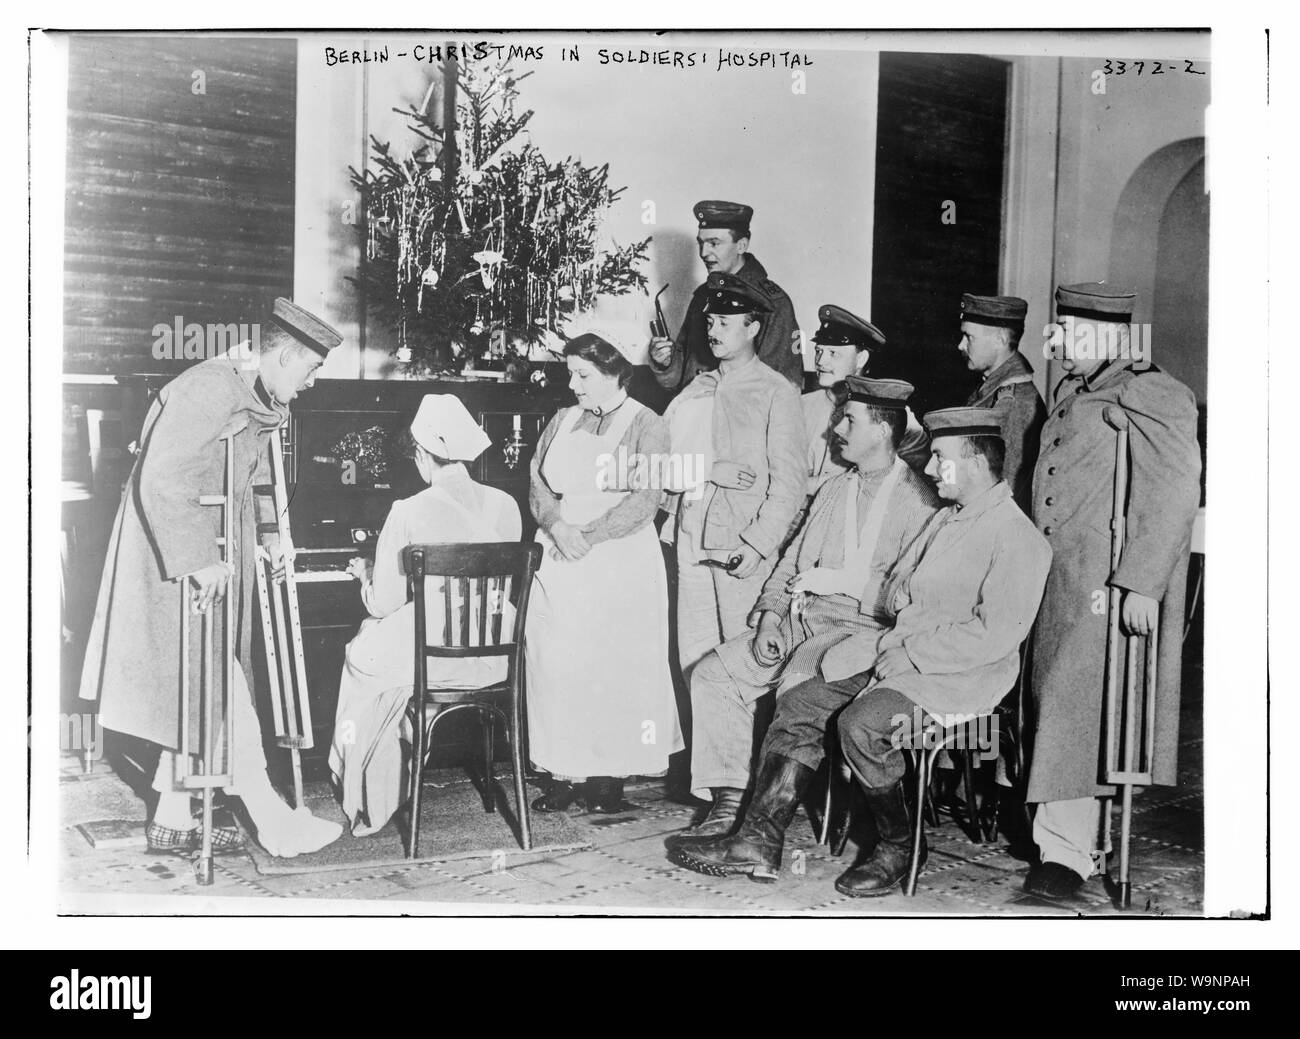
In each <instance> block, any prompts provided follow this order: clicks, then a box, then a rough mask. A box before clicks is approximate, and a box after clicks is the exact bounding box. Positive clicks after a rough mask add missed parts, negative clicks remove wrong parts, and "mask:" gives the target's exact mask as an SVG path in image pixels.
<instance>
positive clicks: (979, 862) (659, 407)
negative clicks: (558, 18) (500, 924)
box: [13, 12, 1269, 926]
mask: <svg viewBox="0 0 1300 1039" xmlns="http://www.w3.org/2000/svg"><path fill="white" fill-rule="evenodd" d="M352 14H353V17H357V16H362V17H364V12H353V13H352ZM538 17H542V16H541V15H539V16H538ZM1218 40H1219V34H1218V31H1217V30H1215V29H1211V28H1182V29H1172V28H1171V29H1151V30H1144V31H1136V30H1126V29H1106V30H1052V29H1014V30H1013V29H998V30H994V29H987V30H984V29H978V28H967V29H944V30H921V29H916V30H904V29H893V30H888V31H867V30H812V29H799V30H795V29H791V30H782V31H777V30H758V29H752V30H751V29H727V30H718V29H714V30H708V31H704V30H687V29H682V30H658V31H656V30H614V29H603V30H594V29H593V30H577V29H572V30H547V29H518V30H483V31H472V32H471V31H467V30H455V29H400V28H393V29H335V30H315V29H312V30H309V29H301V30H296V29H274V30H257V29H244V30H234V29H230V30H224V29H202V30H200V29H193V30H178V29H167V30H163V29H157V30H146V29H143V28H141V29H136V30H131V31H127V30H95V31H91V30H76V29H58V30H54V29H50V30H33V31H32V33H31V41H30V43H31V49H32V61H33V76H34V78H33V82H32V95H31V100H32V105H33V121H32V124H31V132H32V138H31V141H32V149H33V151H32V161H33V164H34V166H33V169H34V177H33V184H32V192H33V206H34V209H33V217H32V219H33V253H32V281H33V297H32V298H33V307H34V311H33V328H34V331H33V336H34V338H33V345H32V349H33V351H38V350H39V351H40V352H42V353H44V354H47V355H50V354H54V355H57V356H54V357H52V358H51V357H46V358H45V360H44V361H42V362H40V363H41V364H42V365H44V366H45V368H47V369H49V370H50V371H53V372H54V374H53V377H52V380H47V382H48V385H44V384H43V385H38V386H37V387H36V389H35V390H34V393H33V397H32V403H33V422H34V423H35V426H34V427H33V433H32V436H33V438H35V439H40V440H41V441H42V447H41V451H40V454H39V456H37V457H34V458H33V461H32V466H33V470H32V471H33V476H32V481H33V509H34V510H36V511H35V512H34V513H33V516H34V518H33V532H34V536H35V540H34V541H33V546H34V547H33V555H32V560H31V574H32V581H33V584H32V591H31V599H30V601H29V605H30V606H31V610H32V612H31V618H32V621H31V633H30V634H31V646H32V653H33V669H32V671H31V686H30V689H29V694H30V695H29V713H30V721H29V726H30V730H31V738H30V742H31V749H30V750H29V756H30V774H29V784H30V786H29V806H31V809H30V810H31V817H30V822H31V827H32V828H33V829H32V830H31V831H29V839H30V840H38V839H40V840H43V841H44V842H46V846H47V847H48V848H49V849H51V852H50V855H49V860H48V861H49V864H50V875H49V877H48V880H49V882H50V883H51V884H52V885H53V887H54V908H55V911H56V912H57V913H58V914H60V915H63V914H66V915H72V916H94V917H100V916H102V917H121V916H128V917H130V916H240V917H256V916H296V915H318V916H331V915H341V916H351V915H358V914H362V915H368V916H380V917H389V916H408V917H410V916H444V917H473V916H481V915H497V916H512V917H536V916H548V917H565V918H569V917H620V916H628V917H673V916H679V917H725V918H738V917H743V918H749V919H753V918H764V917H771V918H782V919H789V918H793V919H796V920H813V919H818V918H841V917H855V918H865V917H890V918H911V917H942V918H960V919H969V918H997V919H1009V918H1026V919H1027V920H1029V919H1032V920H1044V919H1046V920H1053V919H1074V918H1079V917H1085V918H1116V919H1119V918H1133V919H1135V918H1145V919H1161V920H1178V919H1183V920H1187V919H1197V920H1199V919H1204V918H1220V917H1227V916H1231V915H1237V916H1243V915H1244V916H1253V917H1256V918H1259V917H1261V916H1266V915H1267V914H1268V912H1269V896H1268V887H1267V876H1268V869H1269V864H1268V857H1267V855H1268V853H1267V845H1266V825H1267V810H1268V802H1267V796H1268V793H1267V789H1266V780H1265V772H1264V769H1265V767H1266V765H1265V760H1266V754H1267V743H1266V742H1265V741H1266V738H1267V731H1268V715H1267V702H1266V695H1267V677H1266V672H1265V667H1266V659H1265V657H1264V654H1265V652H1266V651H1265V649H1264V641H1263V633H1262V630H1261V631H1260V632H1259V633H1258V634H1257V638H1258V641H1257V643H1255V644H1253V645H1256V646H1257V647H1258V652H1257V651H1256V649H1255V648H1250V649H1249V652H1245V651H1244V650H1243V656H1249V657H1250V662H1249V664H1248V665H1242V666H1241V667H1235V666H1234V665H1226V664H1225V663H1224V661H1223V660H1222V659H1221V655H1222V654H1223V653H1224V652H1225V650H1224V648H1223V641H1222V640H1219V641H1218V642H1213V641H1212V640H1211V637H1210V636H1209V635H1207V630H1208V629H1207V614H1208V615H1210V616H1211V617H1213V616H1215V611H1216V610H1224V611H1226V610H1227V608H1228V606H1229V605H1230V604H1232V603H1236V602H1237V601H1238V600H1237V599H1236V598H1235V597H1234V595H1233V593H1225V592H1223V591H1221V589H1223V588H1224V587H1225V586H1224V584H1223V580H1224V578H1225V576H1226V575H1227V573H1228V572H1229V571H1232V570H1238V571H1244V570H1246V569H1248V568H1247V567H1245V566H1243V565H1242V564H1240V563H1238V562H1236V561H1234V558H1232V557H1231V556H1229V557H1226V558H1225V556H1224V555H1222V554H1220V555H1218V556H1216V558H1215V560H1214V561H1213V562H1212V563H1207V558H1206V557H1207V530H1208V529H1215V533H1216V534H1217V535H1218V536H1219V539H1218V540H1216V541H1215V542H1214V544H1215V547H1221V546H1223V545H1224V541H1223V539H1222V538H1223V533H1224V530H1225V528H1226V526H1227V525H1231V524H1232V523H1234V522H1236V521H1235V520H1234V516H1238V515H1241V514H1242V511H1243V510H1244V509H1245V508H1246V506H1245V505H1244V503H1243V502H1242V501H1241V500H1240V499H1236V500H1228V499H1229V498H1231V497H1232V496H1231V495H1228V496H1226V497H1224V496H1219V495H1218V494H1217V493H1215V491H1214V489H1215V488H1216V487H1218V486H1220V485H1219V484H1216V483H1215V479H1216V477H1222V476H1223V475H1225V474H1224V473H1218V474H1216V473H1215V471H1214V464H1215V463H1218V464H1224V463H1226V464H1227V466H1229V467H1231V466H1232V465H1233V456H1232V455H1228V456H1227V457H1224V456H1223V455H1219V454H1215V455H1211V454H1210V453H1208V451H1207V445H1208V444H1210V443H1212V442H1213V440H1214V438H1218V437H1220V436H1222V437H1225V438H1227V437H1232V436H1234V435H1235V436H1237V437H1238V438H1240V437H1241V435H1242V432H1243V430H1242V429H1241V428H1235V429H1229V428H1225V424H1224V423H1223V421H1222V419H1221V420H1220V421H1219V423H1217V424H1214V425H1213V426H1212V425H1211V423H1212V422H1213V420H1214V416H1215V409H1216V408H1219V407H1220V406H1221V404H1222V406H1224V407H1226V406H1227V405H1228V403H1229V402H1228V398H1229V397H1233V396H1235V394H1234V393H1233V392H1232V391H1231V390H1223V389H1221V388H1220V386H1219V384H1218V383H1217V382H1216V379H1215V378H1212V373H1214V372H1217V371H1218V366H1220V365H1222V364H1224V363H1225V362H1227V363H1230V364H1232V365H1242V366H1250V365H1258V366H1262V365H1264V364H1266V358H1267V343H1266V342H1263V341H1257V342H1252V343H1245V342H1241V341H1236V342H1233V341H1225V340H1224V338H1223V337H1222V336H1221V334H1220V332H1218V331H1215V330H1218V329H1221V328H1223V327H1225V326H1224V325H1222V324H1220V323H1219V322H1218V320H1217V316H1216V320H1215V321H1213V322H1212V320H1211V315H1212V313H1215V314H1216V315H1219V314H1224V313H1225V312H1227V311H1230V310H1231V309H1232V307H1233V304H1232V303H1231V302H1229V301H1228V299H1227V296H1226V293H1223V292H1220V291H1219V290H1218V288H1217V287H1216V285H1217V283H1216V282H1215V279H1214V278H1212V270H1214V271H1219V270H1220V269H1221V268H1220V266H1219V265H1221V264H1225V263H1226V264H1229V265H1230V264H1231V263H1232V255H1231V250H1230V247H1229V246H1226V245H1225V244H1224V242H1223V241H1222V240H1221V239H1220V236H1219V233H1218V227H1219V225H1218V224H1217V223H1216V225H1215V227H1216V233H1215V236H1214V237H1213V238H1212V236H1211V222H1212V221H1211V217H1212V215H1213V214H1214V212H1215V207H1216V206H1218V205H1219V202H1220V196H1219V193H1218V187H1217V182H1214V183H1212V178H1211V176H1210V174H1209V171H1210V170H1212V169H1214V166H1213V162H1214V161H1215V160H1216V159H1217V158H1218V155H1217V154H1216V153H1215V152H1214V149H1213V148H1211V147H1207V141H1208V142H1211V144H1214V145H1215V147H1218V144H1217V143H1216V142H1218V141H1219V140H1220V138H1218V137H1217V136H1216V133H1218V132H1219V131H1221V130H1223V129H1224V127H1225V126H1226V125H1227V124H1228V123H1229V122H1230V121H1231V111H1232V110H1231V109H1228V108H1226V107H1222V106H1221V102H1220V97H1221V95H1220V90H1221V88H1222V85H1223V82H1222V81H1223V78H1224V77H1223V76H1222V74H1221V71H1220V69H1219V67H1218V66H1217V64H1216V55H1217V54H1218V50H1217V47H1218ZM1257 43H1258V54H1257V55H1256V57H1257V58H1258V60H1260V61H1261V62H1262V61H1263V60H1264V55H1265V47H1264V44H1263V42H1262V40H1261V41H1257ZM38 113H39V114H38ZM1207 163H1209V165H1208V166H1207ZM1212 186H1213V187H1215V190H1214V191H1212V190H1211V188H1212ZM42 202H44V203H47V204H45V205H42ZM1216 219H1218V218H1217V217H1216ZM38 239H39V241H38ZM1212 260H1213V262H1212ZM1216 276H1217V275H1216ZM36 329H39V341H38V340H37V338H35V336H36V331H35V330H36ZM1212 398H1213V399H1212ZM1233 403H1234V404H1239V401H1234V402H1233ZM1233 413H1234V414H1235V412H1233ZM56 415H57V421H58V423H59V429H58V430H57V431H55V432H54V433H53V434H52V437H53V440H52V442H50V441H51V438H45V437H44V436H43V434H42V435H38V433H37V432H36V426H39V428H40V430H53V426H54V421H55V418H54V416H56ZM1210 429H1213V430H1214V437H1213V438H1212V437H1210V436H1209V435H1208V433H1207V431H1208V430H1210ZM1258 436H1259V437H1260V439H1259V440H1258V441H1257V442H1256V443H1255V445H1254V448H1253V450H1254V453H1255V455H1256V456H1257V460H1258V461H1259V464H1261V465H1262V464H1263V456H1264V453H1265V452H1266V444H1265V442H1264V436H1265V434H1264V433H1263V430H1262V426H1261V427H1260V429H1259V431H1258ZM1238 442H1240V441H1239V440H1238ZM1221 443H1226V441H1221ZM54 444H57V448H56V447H55V446H54ZM56 450H57V452H58V454H57V456H56V454H55V451H56ZM38 470H39V476H38V475H37V472H38ZM1207 487H1209V488H1210V489H1211V493H1209V494H1207ZM1259 493H1260V498H1261V502H1262V500H1263V491H1262V490H1261V491H1260V492H1259ZM55 496H57V498H56V497H55ZM1212 498H1213V502H1211V499H1212ZM56 501H57V504H56ZM1234 510H1236V511H1234ZM56 513H57V516H58V521H57V529H56V528H55V526H54V523H55V520H54V517H55V515H56ZM1242 522H1245V521H1244V520H1243V521H1242ZM1249 522H1250V523H1251V524H1252V525H1253V529H1254V530H1255V531H1257V532H1258V536H1256V534H1255V533H1252V534H1250V535H1249V536H1246V535H1245V534H1243V538H1242V540H1244V541H1252V540H1253V541H1254V542H1255V544H1254V545H1253V546H1247V547H1249V549H1250V551H1252V552H1254V551H1259V552H1261V553H1262V551H1263V547H1264V546H1263V544H1262V539H1263V536H1264V535H1263V515H1262V513H1260V514H1258V515H1255V516H1254V517H1253V518H1252V519H1250V521H1249ZM1216 525H1217V526H1216ZM37 528H40V529H39V533H37ZM1245 529H1246V528H1244V527H1243V528H1242V530H1243V531H1244V530H1245ZM56 542H57V554H58V559H57V562H56V561H55V559H54V558H53V556H52V555H49V557H48V558H47V553H46V552H45V549H44V548H43V547H42V546H45V547H49V546H54V545H56ZM1229 547H1231V546H1230V545H1229ZM1242 558H1245V557H1242ZM1251 558H1253V559H1256V560H1260V561H1261V562H1260V563H1259V565H1260V566H1262V565H1263V563H1262V558H1263V557H1262V554H1261V555H1255V556H1252V557H1251ZM56 574H57V582H56V581H55V580H54V578H55V575H56ZM1216 578H1217V579H1218V580H1217V582H1216V580H1215V579H1216ZM1258 581H1259V587H1260V588H1261V589H1262V587H1263V582H1264V574H1263V572H1262V570H1261V571H1260V573H1259V575H1258ZM1219 595H1224V596H1227V597H1225V598H1221V599H1219V598H1216V596H1219ZM1257 609H1258V610H1259V611H1261V612H1260V615H1262V605H1260V606H1259V607H1257ZM1251 616H1252V617H1253V616H1256V614H1252V615H1251ZM1212 645H1217V646H1218V647H1219V648H1218V649H1217V651H1214V652H1212V651H1211V646H1212ZM1238 645H1242V646H1244V645H1245V644H1244V643H1239V644H1238ZM1216 653H1217V654H1218V655H1216ZM1234 674H1235V676H1236V677H1235V678H1234V677H1233V676H1234ZM1229 701H1231V702H1232V703H1233V704H1235V705H1236V709H1237V711H1238V714H1237V716H1236V721H1235V726H1234V727H1233V728H1232V733H1233V736H1232V738H1233V740H1237V741H1250V742H1249V743H1248V744H1247V743H1234V744H1233V746H1232V747H1231V748H1229V749H1228V750H1226V751H1224V753H1225V754H1227V753H1236V754H1238V755H1239V758H1237V759H1234V760H1240V762H1241V767H1236V766H1232V767H1228V766H1225V765H1223V764H1222V763H1223V760H1224V758H1223V757H1222V756H1220V757H1218V758H1217V759H1215V760H1216V761H1217V762H1218V763H1219V764H1218V766H1217V767H1214V768H1209V767H1207V762H1208V761H1209V760H1210V759H1211V758H1214V756H1215V754H1216V747H1224V746H1225V744H1224V743H1222V742H1221V743H1219V744H1216V743H1215V741H1216V739H1217V740H1223V739H1225V732H1226V731H1227V730H1226V729H1225V727H1224V726H1222V725H1218V724H1214V723H1212V721H1211V719H1213V718H1216V717H1219V718H1221V717H1222V712H1223V709H1224V707H1225V705H1226V704H1228V703H1229ZM56 704H57V716H56V707H55V705H56ZM1216 711H1217V712H1218V713H1217V714H1216ZM56 744H57V746H56ZM1246 745H1248V746H1249V747H1251V748H1253V749H1252V750H1250V751H1248V752H1247V751H1243V750H1242V747H1243V746H1246ZM13 800H14V802H15V803H17V795H16V794H15V795H14V799H13ZM1225 820H1227V821H1226V822H1225ZM15 825H17V824H15ZM1225 826H1227V829H1225ZM37 831H39V834H38V833H37ZM1223 855H1226V856H1227V857H1226V858H1223V857H1220V858H1216V856H1223ZM1216 863H1217V865H1216ZM1043 926H1048V925H1043Z"/></svg>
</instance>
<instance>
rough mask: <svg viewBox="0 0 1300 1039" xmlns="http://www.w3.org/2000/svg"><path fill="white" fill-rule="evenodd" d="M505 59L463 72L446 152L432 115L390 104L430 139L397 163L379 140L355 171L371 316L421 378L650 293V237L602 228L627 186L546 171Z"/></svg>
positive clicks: (563, 169) (550, 337)
mask: <svg viewBox="0 0 1300 1039" xmlns="http://www.w3.org/2000/svg"><path fill="white" fill-rule="evenodd" d="M529 75H532V73H525V74H524V75H522V76H518V77H516V76H515V75H514V72H513V70H512V69H511V68H510V67H509V66H508V65H507V64H506V63H504V62H499V63H496V64H487V65H481V64H474V63H470V64H468V65H467V66H464V67H460V68H458V69H457V80H456V81H457V92H456V127H455V136H454V139H453V140H452V144H453V147H452V148H448V147H447V146H446V145H447V142H446V141H445V140H444V137H445V136H446V135H445V134H444V131H443V129H442V127H441V126H439V125H438V123H437V122H436V121H435V119H434V118H433V117H432V115H430V114H429V113H428V112H427V111H425V110H424V109H427V108H428V102H429V96H431V95H432V89H431V90H430V95H427V96H426V98H425V103H424V105H422V106H421V108H419V109H417V108H416V107H415V106H414V105H412V106H411V107H410V108H409V109H406V110H404V109H394V111H397V112H399V114H401V115H403V116H405V117H406V118H407V120H408V123H409V125H410V129H411V130H412V132H414V133H415V134H417V135H418V136H419V137H421V138H423V139H424V143H423V144H421V145H420V147H418V148H417V149H416V150H415V151H414V152H412V153H411V155H410V157H409V158H406V159H404V160H400V161H399V160H398V159H396V158H394V157H393V155H392V154H390V145H389V144H388V143H386V142H381V141H379V140H377V139H375V138H374V137H371V149H372V156H371V163H370V166H369V168H367V169H366V170H365V171H363V172H358V171H357V170H355V169H350V170H349V172H350V173H351V177H352V182H353V184H354V186H355V187H356V188H357V190H358V191H359V192H360V194H361V199H362V209H363V213H364V223H363V224H362V228H361V231H362V234H363V236H364V241H363V249H364V251H365V261H364V262H363V264H362V265H361V274H360V277H359V278H358V279H355V280H356V281H358V282H359V283H360V284H361V286H362V287H363V289H364V292H365V294H366V301H367V306H368V308H369V309H370V310H371V311H372V312H373V313H374V314H375V315H376V316H377V317H378V318H379V319H380V320H383V321H385V322H387V323H388V324H390V325H391V326H392V327H393V328H394V329H395V330H396V333H397V345H398V351H397V357H398V359H399V361H402V362H403V363H404V364H405V365H406V366H407V368H408V370H409V371H411V372H412V373H418V374H425V375H429V374H440V373H448V372H454V371H458V370H460V369H462V368H464V367H468V366H471V365H472V364H473V363H474V361H475V359H477V358H479V357H482V356H484V355H486V354H491V355H492V356H494V357H502V356H504V355H508V354H509V353H510V352H511V350H512V348H513V349H514V350H516V351H518V350H523V351H526V350H527V349H528V347H530V346H531V345H532V344H534V343H538V342H545V343H548V344H551V345H558V343H559V338H558V334H557V333H558V331H559V329H560V328H562V326H563V324H564V322H565V321H566V320H567V319H568V318H570V317H572V316H573V315H575V314H577V313H582V312H585V311H587V310H589V309H590V308H591V307H592V305H593V304H594V301H595V298H596V296H597V295H600V294H611V295H619V294H622V293H624V292H628V291H630V290H633V289H641V288H643V287H644V285H645V277H644V275H642V274H641V273H640V270H639V269H638V265H639V264H640V263H641V261H643V260H644V259H645V258H646V252H647V249H648V248H649V245H650V239H649V238H646V239H644V240H643V241H640V242H637V243H634V244H632V245H628V246H625V247H620V246H618V245H617V244H614V245H613V246H612V247H607V246H606V245H605V244H604V242H603V239H604V220H605V216H606V214H607V212H608V211H609V207H610V206H611V205H613V203H614V202H615V201H616V200H617V199H618V198H619V196H620V195H621V194H622V192H623V190H624V189H623V188H611V187H610V186H609V166H608V164H606V165H603V166H599V167H596V166H586V165H583V164H582V163H581V162H579V161H577V160H575V159H574V158H572V157H568V158H565V159H564V160H563V161H562V162H557V163H551V162H548V161H547V160H546V159H545V158H544V157H543V156H542V154H541V153H540V151H539V150H538V149H537V148H536V147H534V145H533V144H532V142H531V140H530V138H529V134H528V122H529V120H530V119H531V118H532V115H533V113H532V111H525V112H522V113H519V112H517V111H516V106H517V102H518V98H519V88H518V85H519V82H520V81H521V80H523V79H526V78H527V77H528V76H529Z"/></svg>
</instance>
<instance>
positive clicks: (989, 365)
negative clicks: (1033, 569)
mask: <svg viewBox="0 0 1300 1039" xmlns="http://www.w3.org/2000/svg"><path fill="white" fill-rule="evenodd" d="M1028 310H1029V304H1028V303H1026V302H1025V301H1024V300H1023V299H1020V298H1019V297H1017V296H976V295H973V294H971V293H969V292H967V293H963V294H962V297H961V339H960V341H959V342H958V343H957V349H958V350H959V351H961V353H962V355H963V356H964V357H965V358H966V365H967V367H969V368H970V369H971V371H975V372H979V373H980V374H981V375H982V376H983V381H982V382H981V383H980V386H979V389H977V390H976V391H975V392H974V393H973V394H971V396H970V399H969V400H967V401H966V406H967V407H973V408H998V409H999V410H1000V411H1001V412H1002V439H1003V443H1004V444H1005V445H1006V456H1005V460H1004V463H1003V473H1004V476H1005V478H1006V481H1007V485H1008V486H1009V487H1010V488H1011V493H1012V495H1014V497H1015V499H1016V504H1017V505H1019V506H1020V507H1021V508H1022V509H1024V510H1025V513H1026V515H1027V514H1028V513H1029V501H1030V489H1031V485H1032V483H1033V478H1034V462H1035V460H1036V459H1037V457H1038V437H1039V433H1040V431H1041V430H1042V428H1043V422H1044V421H1045V420H1046V418H1047V409H1046V407H1045V406H1044V405H1043V398H1042V396H1040V395H1039V392H1038V388H1037V387H1036V386H1035V385H1034V370H1033V368H1031V367H1030V365H1029V362H1028V361H1027V360H1025V358H1024V355H1023V354H1021V353H1020V351H1019V349H1018V347H1019V345H1020V337H1021V336H1022V335H1023V334H1024V331H1025V314H1026V313H1027V312H1028Z"/></svg>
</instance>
